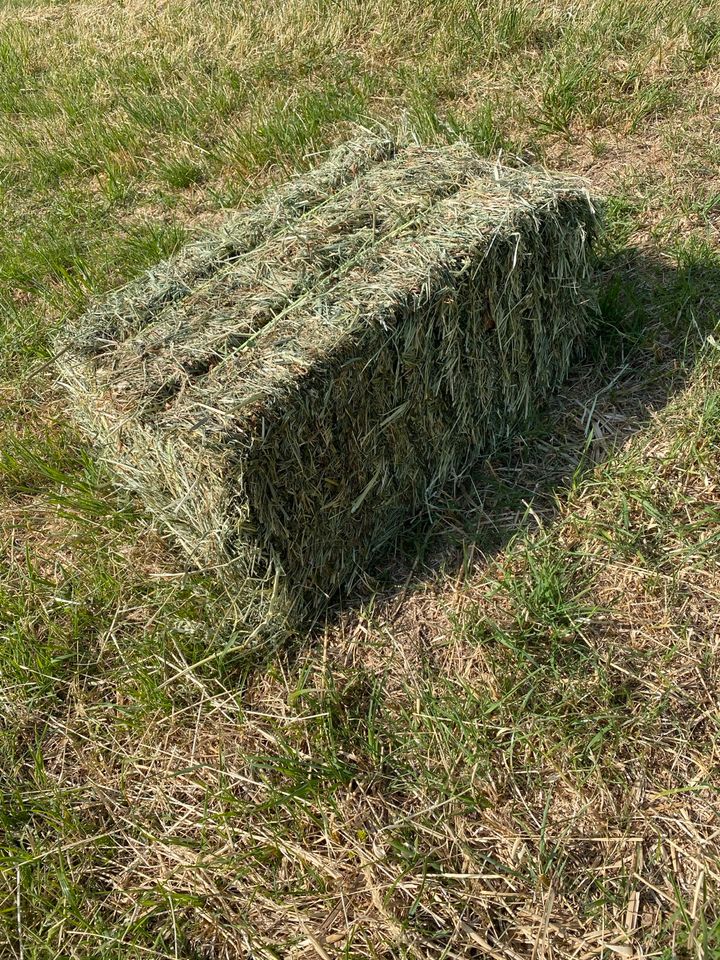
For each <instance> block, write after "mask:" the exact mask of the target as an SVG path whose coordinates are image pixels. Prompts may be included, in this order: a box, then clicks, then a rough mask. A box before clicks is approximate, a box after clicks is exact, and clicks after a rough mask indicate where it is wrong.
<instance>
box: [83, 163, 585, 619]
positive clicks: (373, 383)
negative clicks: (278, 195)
mask: <svg viewBox="0 0 720 960" xmlns="http://www.w3.org/2000/svg"><path fill="white" fill-rule="evenodd" d="M392 153H393V155H394V157H395V159H393V160H390V161H388V162H386V163H385V164H382V163H380V162H378V163H377V164H375V165H373V167H372V169H370V170H368V171H367V172H362V173H360V175H359V177H358V178H356V179H355V180H354V181H353V182H352V183H351V184H350V185H345V186H344V187H343V188H341V190H340V191H339V192H338V193H337V194H336V195H335V196H334V197H332V198H331V199H330V200H329V201H328V202H327V203H326V204H325V205H323V208H322V209H319V208H318V209H314V210H313V211H311V212H310V215H309V219H310V220H312V224H308V223H306V224H305V225H304V228H303V230H302V231H300V234H299V233H298V230H297V224H295V223H294V224H292V225H290V226H287V225H286V226H285V227H283V228H281V229H279V230H277V231H276V233H275V235H274V240H267V239H266V240H264V241H263V242H262V243H260V244H258V245H257V246H256V247H255V248H254V251H249V252H248V253H247V254H246V255H245V256H244V257H242V258H239V259H238V260H236V261H234V262H233V263H232V264H231V265H230V266H224V267H223V268H222V269H221V270H219V271H216V272H215V274H214V275H213V277H212V278H211V279H210V280H209V281H208V280H207V279H206V280H205V282H204V283H203V284H202V285H200V286H197V285H196V287H195V289H194V291H192V290H188V291H186V292H185V294H184V295H183V297H182V298H181V300H182V302H175V301H171V302H165V303H164V304H163V307H162V309H161V310H159V311H157V310H156V311H155V314H154V316H153V317H148V315H147V309H146V307H147V305H146V304H145V305H144V306H143V304H140V305H139V306H135V307H132V306H131V307H130V308H128V307H127V305H126V307H125V313H124V315H125V316H127V315H129V314H133V315H137V316H142V317H143V318H144V319H143V321H142V323H141V324H140V326H139V327H138V326H137V325H136V327H134V328H133V329H130V328H129V327H128V328H127V329H126V331H125V334H124V335H123V336H122V337H121V338H120V341H116V343H115V349H114V350H111V351H106V352H105V354H104V355H103V358H102V359H101V361H98V360H97V357H96V358H95V359H94V360H93V364H92V371H91V373H90V374H88V364H87V360H86V359H85V360H84V361H83V363H84V366H83V367H82V369H81V371H80V374H79V375H78V369H79V367H78V363H77V360H76V359H75V360H74V357H73V356H71V358H70V361H69V367H70V368H71V371H72V372H73V373H74V374H75V379H74V381H73V380H72V378H68V379H71V381H72V383H74V385H75V391H74V392H75V395H76V397H77V398H78V399H79V400H81V401H82V402H83V406H84V410H85V415H84V419H85V421H86V423H88V425H89V426H90V427H91V428H92V429H93V430H94V433H95V435H96V436H98V437H99V438H100V440H101V444H102V447H103V450H104V455H105V457H106V459H107V460H108V461H109V462H110V463H111V464H112V465H113V466H114V468H115V470H116V472H117V473H118V474H119V475H120V476H121V478H122V479H123V481H124V482H125V483H126V484H127V485H129V486H130V487H132V488H133V489H134V490H136V491H138V492H139V493H140V494H141V495H142V496H143V498H144V499H145V501H146V503H147V504H148V506H149V507H150V509H152V510H153V511H155V512H156V513H157V514H158V515H159V516H160V517H161V518H162V519H163V521H164V522H165V523H166V524H167V525H168V526H169V527H170V528H171V529H172V530H173V531H174V532H175V533H176V535H177V536H178V538H179V539H180V541H181V543H183V545H184V546H185V547H186V549H187V550H188V551H189V552H190V553H191V555H192V556H193V558H194V559H195V560H196V561H197V562H199V563H202V564H204V565H213V566H218V567H220V568H221V569H228V566H227V565H228V564H232V566H233V567H235V568H236V570H237V571H238V572H240V573H241V575H242V576H243V577H246V578H251V579H255V580H256V581H257V582H259V583H260V582H261V583H264V584H265V585H266V586H269V585H273V586H274V587H277V584H278V583H280V584H281V590H280V592H281V594H282V602H283V604H284V605H285V606H287V605H292V604H293V603H298V604H299V606H300V607H301V608H302V609H305V610H307V609H308V608H313V607H317V606H318V605H319V604H320V603H321V602H322V599H323V598H324V597H326V596H328V595H331V594H333V593H335V592H336V590H337V589H338V588H341V587H344V586H347V585H348V584H349V583H351V582H352V580H353V578H354V576H355V575H356V574H357V573H358V571H362V570H363V569H364V568H366V566H367V564H368V563H369V562H370V561H371V560H372V558H373V557H375V556H377V555H378V554H379V553H380V552H382V551H383V550H384V549H385V548H386V547H387V546H388V544H389V542H390V541H392V540H393V539H394V538H395V537H396V536H397V533H398V531H399V530H400V529H401V528H402V526H403V523H404V522H405V520H406V519H407V518H408V517H409V516H413V515H416V514H417V513H418V511H419V510H421V509H422V508H423V506H424V505H425V504H426V503H427V501H428V500H429V498H431V497H432V495H433V493H434V492H435V491H436V490H437V489H438V488H439V487H440V486H441V485H443V484H446V483H448V482H453V481H455V480H457V479H459V478H461V477H462V476H463V475H465V474H466V473H467V471H468V470H469V469H470V468H471V467H472V465H473V464H474V463H475V462H476V461H477V459H478V457H479V456H481V455H482V453H483V452H484V451H486V450H487V449H488V447H490V446H491V445H492V444H493V443H494V442H496V441H497V440H498V439H499V438H500V437H503V436H505V435H507V433H508V432H510V431H511V430H512V429H514V428H515V427H516V425H517V424H518V423H519V422H521V421H522V419H523V418H524V417H525V416H527V414H528V412H529V411H530V410H531V409H532V408H534V407H535V406H536V405H537V404H538V403H540V402H542V400H543V399H544V398H545V396H546V395H547V393H548V392H549V391H550V390H551V389H552V388H553V387H554V386H555V385H556V384H557V383H558V381H559V380H561V379H562V378H563V377H564V376H565V375H566V373H567V370H568V367H569V364H570V362H571V357H572V355H573V351H574V350H575V349H576V348H577V347H578V345H579V344H580V343H581V341H582V339H583V336H584V335H585V333H586V332H587V329H588V327H589V325H590V323H591V320H592V316H593V310H594V308H593V304H592V292H591V288H590V285H589V282H588V281H589V273H590V268H589V263H590V260H589V257H590V245H591V242H592V238H593V236H594V233H595V229H596V215H595V211H594V208H593V206H592V204H591V202H590V200H589V198H588V196H587V193H586V191H585V190H584V189H583V188H582V186H581V185H578V184H577V183H576V182H572V181H567V180H563V179H557V178H552V177H549V176H547V175H545V174H537V173H532V172H529V171H521V172H514V171H508V170H502V169H495V168H492V167H490V166H489V165H487V164H484V163H483V162H482V161H478V160H477V159H476V158H475V159H473V158H471V157H470V156H469V155H468V153H467V150H466V149H460V148H456V151H455V153H452V151H450V152H448V153H447V154H445V155H444V160H442V161H441V160H439V159H438V153H437V151H434V153H433V151H428V150H426V151H422V150H420V149H418V148H415V149H414V151H408V153H407V155H406V156H404V155H403V152H402V151H399V152H398V151H394V150H393V151H392ZM432 167H435V168H436V170H437V173H436V180H435V181H433V176H432V172H431V168H432ZM385 168H386V169H385ZM421 170H422V171H424V176H425V177H426V178H428V177H429V179H426V181H424V185H421V186H418V183H417V181H418V179H420V180H422V178H421V177H419V171H421ZM403 171H404V181H403ZM384 176H386V178H387V179H386V184H387V190H384V189H383V177H384ZM433 182H434V186H433ZM393 184H394V187H393ZM413 184H414V187H413ZM393 189H394V193H393ZM269 202H270V201H266V203H269ZM372 210H375V211H376V213H377V224H380V226H379V227H378V226H376V229H375V233H374V235H373V236H372V237H370V238H369V239H368V236H367V229H368V222H367V218H368V212H369V211H372ZM398 211H401V212H398ZM352 223H355V224H356V226H355V227H354V228H351V229H348V224H352ZM338 225H340V226H339V227H338ZM333 230H334V231H335V232H334V233H333ZM362 231H366V232H365V233H364V234H362V235H361V232H362ZM338 235H339V236H340V237H341V247H342V249H341V250H340V252H338V249H337V243H338ZM343 243H344V247H343ZM328 244H330V245H331V246H332V245H334V246H333V250H334V254H333V256H331V257H330V260H331V261H332V262H331V265H330V267H329V268H328V266H327V263H326V262H324V261H323V256H328V255H327V249H328ZM299 251H302V252H301V253H300V252H299ZM323 251H325V254H323ZM348 251H349V252H348ZM274 254H277V256H274ZM268 257H270V258H271V260H270V264H271V266H270V267H268V266H267V265H268ZM264 267H265V269H266V270H268V271H269V272H267V273H265V274H263V268H264ZM271 277H274V278H275V279H276V280H277V278H278V277H281V278H282V282H281V283H280V284H279V285H278V284H275V286H274V289H273V290H272V291H271V292H270V293H267V292H266V293H264V294H263V296H264V298H265V299H264V300H263V308H262V309H260V310H259V311H258V312H256V313H253V308H254V307H257V303H258V300H257V299H254V296H253V291H257V289H258V288H259V287H260V286H262V284H265V283H267V285H268V286H269V285H270V284H271V283H272V281H271V279H270V278H271ZM298 278H301V279H300V280H298ZM298 284H299V286H298ZM298 291H300V292H299V293H298ZM258 316H259V319H258ZM248 327H250V329H249V332H248ZM203 329H205V330H206V333H205V335H204V336H203ZM123 341H124V342H123ZM83 342H84V343H87V338H86V339H85V341H83ZM80 353H81V351H80V350H78V351H76V352H75V357H76V356H77V355H78V354H80ZM208 358H211V361H212V362H209V363H208Z"/></svg>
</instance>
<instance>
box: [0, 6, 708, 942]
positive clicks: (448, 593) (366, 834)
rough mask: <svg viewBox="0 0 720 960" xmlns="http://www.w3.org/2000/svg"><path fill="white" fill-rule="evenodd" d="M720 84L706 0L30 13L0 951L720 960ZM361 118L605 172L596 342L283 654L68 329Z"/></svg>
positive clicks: (6, 523)
mask: <svg viewBox="0 0 720 960" xmlns="http://www.w3.org/2000/svg"><path fill="white" fill-rule="evenodd" d="M719 68H720V9H718V7H717V5H716V3H709V2H705V3H704V2H697V0H696V2H688V0H675V2H672V3H670V2H667V0H658V2H656V3H649V2H639V0H635V2H633V0H584V2H579V0H578V2H574V3H573V2H569V0H554V2H541V0H537V2H536V0H518V2H511V0H488V2H486V3H480V2H478V3H474V2H472V0H443V2H439V0H425V2H419V0H367V2H361V0H338V2H330V0H287V2H275V0H268V2H266V3H262V4H253V3H250V2H230V0H167V2H163V3H156V2H150V0H127V2H110V0H97V2H93V3H90V2H85V3H80V2H73V0H45V2H42V0H35V2H24V0H5V2H4V3H3V4H2V8H1V9H0V111H1V112H2V118H1V121H0V211H1V213H0V557H1V558H2V563H1V564H0V731H1V736H0V782H1V783H2V793H1V795H0V956H1V957H3V958H4V957H17V958H23V960H31V958H33V960H35V958H37V960H40V958H42V960H45V958H48V960H49V958H91V957H92V958H101V957H102V958H104V960H110V958H113V960H114V958H118V960H120V958H123V960H127V958H147V957H158V958H160V957H163V958H165V957H167V958H204V957H217V958H224V957H228V958H233V957H240V958H248V960H249V958H251V957H254V958H268V960H269V958H277V960H279V958H294V960H301V958H308V960H309V958H315V960H316V958H320V960H329V958H332V960H335V958H338V960H339V958H345V960H350V958H373V957H374V958H383V960H385V958H387V960H391V958H392V960H394V958H417V960H421V958H422V960H425V958H438V960H440V958H463V960H464V958H476V960H477V958H484V957H493V958H510V960H514V958H528V960H530V958H531V960H540V958H550V957H552V958H566V957H568V958H569V957H593V956H595V957H602V958H611V957H616V956H619V957H645V958H648V957H664V958H668V960H669V958H670V957H688V958H690V957H698V958H705V957H720V907H718V903H719V901H718V895H719V893H720V890H719V888H720V817H719V816H718V799H719V798H718V788H719V787H720V766H719V763H720V761H719V759H718V749H719V747H720V741H719V733H720V709H719V707H718V702H719V699H720V659H719V657H720V650H719V648H720V633H719V632H718V627H717V624H718V621H719V619H720V335H718V339H715V336H714V335H713V331H714V329H715V327H716V325H717V323H718V320H719V319H720V315H719V311H720V69H719ZM357 124H360V125H364V126H376V125H377V124H385V125H386V126H388V127H389V128H390V129H391V130H393V131H396V130H397V129H398V128H401V129H402V130H404V131H405V132H406V133H407V134H409V135H413V136H416V137H418V138H420V139H423V140H439V141H442V140H443V139H452V138H454V137H458V136H462V137H465V138H466V139H468V140H470V141H471V142H472V143H474V144H475V145H476V147H477V148H478V150H480V151H481V152H482V153H485V154H488V155H491V156H496V155H498V154H502V155H503V156H505V157H506V158H507V159H508V160H509V161H510V162H513V163H516V162H537V163H544V164H546V165H548V166H551V167H554V168H559V169H562V170H567V171H572V172H576V173H581V174H583V175H585V176H586V177H587V178H589V180H590V181H591V183H592V185H593V187H594V188H595V189H596V190H597V191H598V192H601V193H602V194H604V195H605V197H606V198H607V203H606V219H607V230H606V236H605V239H604V241H603V243H602V249H601V250H600V251H599V253H600V267H599V270H600V290H601V301H602V321H601V324H600V329H599V331H598V335H597V337H596V338H595V340H594V342H593V343H592V344H591V347H590V349H589V352H588V355H587V358H586V360H585V361H584V362H583V363H582V364H580V365H579V366H578V368H577V369H576V370H575V371H574V372H573V375H572V377H571V379H570V381H569V383H568V384H566V385H565V386H564V387H563V389H562V390H561V391H560V393H559V394H558V396H557V398H556V399H555V400H554V401H553V403H552V404H551V406H550V408H549V409H547V410H545V411H543V413H542V415H541V416H539V417H538V418H537V420H536V421H535V422H534V423H533V424H532V425H531V427H530V428H529V429H528V431H527V432H526V433H525V434H524V435H523V436H522V437H521V438H519V439H517V440H516V441H515V442H514V443H513V444H510V445H508V446H507V447H506V448H503V449H499V450H497V451H494V452H493V454H492V456H491V457H490V459H489V460H488V461H487V462H485V463H483V464H481V465H480V467H479V468H478V471H477V474H476V476H474V477H473V479H472V482H470V483H468V484H467V485H466V486H465V487H464V488H463V489H462V490H459V491H449V492H448V494H447V496H446V499H445V501H444V502H442V503H439V504H438V505H437V510H436V513H435V515H434V516H433V517H432V518H431V521H430V522H425V523H424V524H423V525H422V528H419V529H417V530H413V531H410V532H409V533H408V537H407V541H406V542H405V543H403V544H401V545H400V548H399V550H398V555H397V557H396V558H395V559H393V561H392V563H391V564H389V566H388V569H387V570H386V571H384V572H383V574H382V576H381V577H378V579H377V580H376V581H374V582H372V583H369V584H368V585H367V590H366V592H365V594H364V596H363V597H359V598H356V599H355V600H353V601H352V602H349V603H348V604H347V605H346V607H345V609H342V610H334V611H332V612H331V613H330V615H329V616H328V620H327V623H326V624H322V625H320V626H319V627H318V628H317V629H316V630H314V631H312V632H311V633H310V634H308V635H304V636H298V637H297V638H296V639H295V641H294V642H293V643H284V644H282V645H278V646H277V647H273V646H272V645H271V644H269V643H268V642H267V641H265V642H264V643H263V644H262V645H259V646H257V647H255V648H249V647H248V645H247V644H246V643H241V642H240V641H239V640H238V637H237V633H236V631H234V629H233V623H232V621H231V619H230V618H229V617H228V616H227V610H228V609H229V607H230V604H229V603H228V599H229V598H228V597H225V596H224V595H223V589H224V588H223V585H222V583H218V581H217V578H212V577H209V576H204V575H202V574H200V573H197V572H194V571H192V570H191V569H188V568H186V565H185V563H184V561H183V558H182V557H181V556H180V554H179V553H178V552H177V551H176V550H175V548H174V546H173V544H172V542H170V541H169V540H168V539H167V538H166V537H165V536H164V534H163V532H162V531H161V530H158V529H156V528H155V527H154V526H153V524H152V521H151V520H150V518H148V517H147V516H146V515H144V514H143V510H142V506H141V504H139V503H138V502H136V501H134V500H133V499H132V498H130V497H128V496H126V495H124V494H123V493H122V492H120V491H117V490H116V489H115V488H114V487H113V486H112V483H111V479H110V478H109V477H108V476H106V475H105V474H104V473H103V471H102V470H101V469H100V468H98V467H97V466H96V465H95V462H94V460H93V456H92V451H91V450H90V449H89V448H88V447H87V446H86V445H85V444H84V442H83V440H82V438H81V437H80V435H79V434H78V432H77V430H76V429H75V427H74V426H73V425H72V422H71V420H70V418H69V417H68V412H67V409H66V403H65V400H64V398H63V394H62V391H61V390H60V389H59V388H58V387H57V386H56V384H55V382H54V365H53V335H54V333H55V332H56V331H57V330H58V329H59V328H60V326H61V325H62V324H63V323H65V322H66V321H67V319H68V318H69V317H71V316H74V315H76V314H77V313H78V312H79V311H81V310H82V309H83V308H84V306H85V305H86V304H87V303H88V301H89V300H90V299H91V298H92V297H94V296H98V295H101V294H102V292H103V291H104V290H107V289H109V288H112V287H114V286H116V285H118V284H119V283H120V282H122V281H123V280H126V279H129V278H131V277H132V276H134V275H136V274H138V273H140V272H141V271H142V270H143V269H144V268H145V267H146V266H147V265H149V264H151V263H153V262H155V261H157V260H158V259H159V258H161V257H162V256H164V255H167V254H169V253H171V252H172V251H173V250H175V249H176V248H177V247H178V245H179V244H181V243H182V241H183V240H184V239H185V238H186V237H188V236H193V235H196V234H198V233H199V232H201V231H202V229H203V228H205V227H207V226H208V225H210V224H212V223H215V222H216V221H217V220H218V219H219V218H220V217H221V215H222V210H223V209H224V208H227V207H233V206H237V205H239V204H242V203H243V202H249V201H251V200H252V199H253V198H254V197H255V196H257V195H258V193H259V191H260V190H261V189H262V188H263V186H265V185H266V184H268V183H271V182H276V181H281V180H282V179H283V178H285V177H286V176H287V175H288V174H289V173H290V172H291V171H292V170H294V169H298V168H303V167H306V166H308V165H310V164H311V163H313V162H314V158H316V157H317V155H318V154H321V153H322V151H323V150H325V149H327V147H328V146H329V145H331V144H332V143H334V142H337V141H339V140H342V139H343V138H344V137H346V136H348V135H349V132H350V131H351V130H352V129H353V128H354V126H355V125H357Z"/></svg>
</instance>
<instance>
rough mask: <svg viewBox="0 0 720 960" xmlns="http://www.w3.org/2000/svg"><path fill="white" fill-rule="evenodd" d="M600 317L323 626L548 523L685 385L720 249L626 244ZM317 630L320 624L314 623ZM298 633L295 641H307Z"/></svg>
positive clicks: (609, 278) (716, 311)
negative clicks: (579, 352)
mask: <svg viewBox="0 0 720 960" xmlns="http://www.w3.org/2000/svg"><path fill="white" fill-rule="evenodd" d="M600 291H601V293H600V301H601V321H600V325H599V328H598V331H597V334H596V336H595V338H594V339H593V342H592V343H591V344H590V346H589V348H588V350H587V352H586V355H585V357H584V358H583V359H582V361H581V362H579V363H578V364H577V365H576V366H575V367H574V369H573V371H572V372H571V375H570V377H569V379H568V380H567V382H566V383H565V384H564V385H563V386H562V387H561V389H560V390H558V392H557V393H556V394H555V396H554V397H553V399H552V400H551V402H550V403H549V404H548V405H547V406H546V407H545V409H544V410H543V411H542V412H541V413H540V414H538V415H537V416H536V417H535V419H534V420H533V421H532V422H531V423H530V424H529V425H528V426H527V428H526V429H525V430H524V431H522V433H521V434H519V435H517V436H515V437H514V438H513V439H512V440H510V441H508V442H507V443H505V444H504V445H502V446H500V447H499V448H498V449H496V450H495V451H494V452H493V453H492V454H491V455H490V456H488V457H485V458H483V460H482V461H481V462H480V463H479V464H478V466H477V467H476V469H475V470H474V471H473V473H472V475H471V476H470V477H469V478H468V479H467V480H465V481H464V482H463V483H462V485H459V486H458V487H457V488H456V489H454V490H447V491H446V492H445V494H444V496H443V497H442V498H441V499H439V500H438V501H437V502H436V503H435V504H434V505H433V509H432V512H431V513H430V514H429V515H427V516H425V517H422V518H419V519H418V520H416V521H415V522H414V523H412V524H410V525H409V526H408V528H407V529H406V531H405V532H404V533H403V535H402V537H401V538H400V539H399V540H398V542H397V546H396V549H395V551H394V553H393V555H392V556H387V555H386V556H385V557H384V558H383V559H382V560H381V561H378V562H377V563H376V565H375V566H374V569H372V570H371V571H370V573H369V574H368V576H367V577H366V579H365V581H364V584H363V586H362V587H361V588H359V589H355V590H354V591H353V592H352V593H350V594H348V595H346V596H343V597H340V598H336V599H335V601H334V602H333V603H332V604H331V605H330V607H329V608H328V610H327V611H326V615H325V618H324V621H323V626H325V625H328V624H332V622H333V621H334V620H336V619H337V618H338V616H340V615H342V614H343V613H347V612H349V611H352V610H355V609H357V608H359V607H361V606H362V605H363V604H366V603H367V602H368V601H369V600H370V599H371V598H375V600H376V601H381V602H382V601H390V600H392V599H393V598H397V599H398V601H401V600H402V598H403V597H404V596H405V595H406V594H407V593H410V592H412V591H413V590H414V589H417V588H419V587H422V586H423V585H424V584H426V583H427V582H428V581H429V580H431V579H432V578H433V577H435V576H437V575H438V574H439V573H441V572H442V573H443V574H445V575H446V576H449V577H451V578H455V579H462V576H463V574H464V572H465V571H466V570H467V569H469V567H470V565H471V563H472V562H473V561H476V560H477V558H478V557H484V558H487V559H489V558H491V557H492V556H493V555H494V554H496V553H498V552H499V551H501V550H502V549H503V547H504V546H505V545H506V544H507V543H508V541H509V540H510V539H511V538H512V537H513V536H514V535H515V534H516V533H518V532H519V531H520V530H522V529H523V528H525V527H527V526H530V525H533V524H537V523H538V522H539V521H540V520H542V522H544V523H546V522H548V521H551V520H552V518H553V516H554V515H555V514H556V512H557V510H558V507H559V504H560V502H561V500H562V497H563V495H564V493H565V492H567V491H568V490H569V488H570V486H571V485H572V484H573V483H575V482H577V480H578V479H579V478H580V477H581V476H582V475H583V473H584V472H586V471H588V470H591V469H592V468H593V467H595V466H596V465H597V464H598V463H600V462H602V461H604V460H606V459H608V458H609V457H611V456H612V455H613V454H614V453H615V452H616V451H617V450H618V449H619V447H621V446H622V445H623V444H624V443H625V442H626V441H627V440H628V439H630V437H632V436H633V435H634V434H636V433H638V432H640V431H642V430H643V429H644V428H645V427H646V426H647V425H648V424H649V422H650V420H651V418H652V416H653V414H654V413H655V412H656V411H658V410H661V409H662V408H663V407H664V406H665V405H667V404H668V402H669V401H670V400H671V399H672V397H673V396H674V395H675V394H677V393H678V392H679V391H681V390H682V389H683V387H684V386H685V385H686V383H687V381H688V379H689V378H690V376H691V374H692V371H693V368H694V366H695V362H696V359H697V356H698V353H699V351H700V349H701V348H702V345H703V343H704V342H705V340H706V337H707V335H708V334H709V333H710V332H711V331H712V330H713V329H714V328H715V326H716V325H717V323H718V321H719V320H720V258H718V254H717V252H716V251H715V250H713V249H712V248H711V247H709V246H706V245H703V244H693V245H689V246H687V247H686V248H684V249H683V250H682V251H681V253H680V254H679V255H678V257H677V259H676V260H675V261H671V260H670V259H669V258H667V257H665V256H661V255H660V254H659V253H656V252H653V251H647V250H642V249H639V248H626V249H624V250H622V251H621V252H619V253H615V254H612V255H608V256H606V257H605V258H604V259H603V261H602V264H601V269H600ZM311 632H312V631H311ZM305 638H306V639H305V640H302V641H301V640H300V635H298V640H297V643H296V645H295V647H296V648H298V649H299V648H301V647H302V646H304V644H305V643H306V642H307V632H305Z"/></svg>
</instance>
